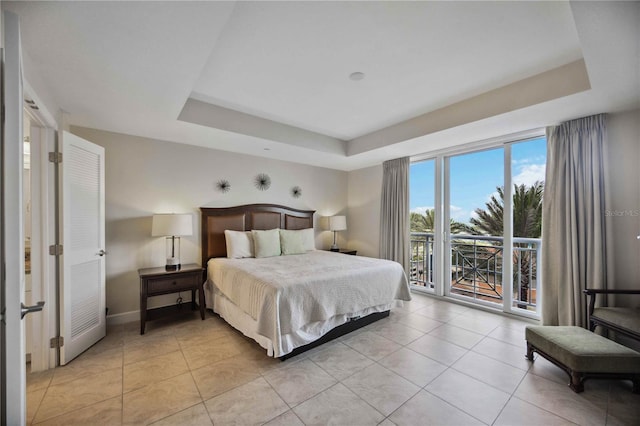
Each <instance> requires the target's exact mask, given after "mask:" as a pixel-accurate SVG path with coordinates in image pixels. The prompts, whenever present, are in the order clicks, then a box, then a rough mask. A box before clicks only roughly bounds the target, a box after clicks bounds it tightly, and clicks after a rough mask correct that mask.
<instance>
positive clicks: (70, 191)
mask: <svg viewBox="0 0 640 426" xmlns="http://www.w3.org/2000/svg"><path fill="white" fill-rule="evenodd" d="M61 169H62V218H63V220H62V222H63V230H62V235H63V238H62V247H63V254H62V263H63V267H62V271H63V274H62V285H61V286H60V288H61V294H60V313H61V315H60V321H61V324H60V328H61V330H60V331H61V332H60V334H61V336H62V337H63V339H64V342H63V344H62V347H61V348H60V364H62V365H64V364H66V363H68V362H69V361H71V360H72V359H73V358H75V357H76V356H78V355H79V354H81V353H82V352H83V351H85V350H86V349H87V348H89V347H90V346H91V345H93V344H94V343H96V342H97V341H98V340H100V339H102V338H103V337H104V336H105V334H106V311H105V256H104V255H105V250H104V248H105V243H104V220H105V219H104V148H103V147H101V146H98V145H96V144H93V143H91V142H88V141H86V140H84V139H81V138H79V137H77V136H75V135H73V134H71V133H68V132H64V133H63V136H62V164H61Z"/></svg>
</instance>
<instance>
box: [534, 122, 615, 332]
mask: <svg viewBox="0 0 640 426" xmlns="http://www.w3.org/2000/svg"><path fill="white" fill-rule="evenodd" d="M605 118H606V117H605V116H604V115H603V114H600V115H595V116H590V117H585V118H580V119H577V120H572V121H568V122H565V123H562V124H560V125H558V126H554V127H549V128H547V168H546V176H545V189H544V198H543V214H542V217H543V221H542V274H543V275H542V279H543V280H544V285H543V286H542V322H543V324H545V325H578V326H585V322H586V320H585V315H586V298H585V296H584V294H583V293H582V290H583V289H585V288H596V289H604V288H606V281H607V280H606V277H607V267H606V265H607V259H606V257H607V256H606V255H607V253H606V223H605V164H606V162H605V152H604V151H605V143H606V137H607V135H606V123H605Z"/></svg>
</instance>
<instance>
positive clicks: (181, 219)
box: [151, 214, 193, 237]
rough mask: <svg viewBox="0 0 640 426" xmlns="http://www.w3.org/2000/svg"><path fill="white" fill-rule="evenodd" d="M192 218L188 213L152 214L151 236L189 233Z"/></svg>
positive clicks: (191, 229) (190, 231)
mask: <svg viewBox="0 0 640 426" xmlns="http://www.w3.org/2000/svg"><path fill="white" fill-rule="evenodd" d="M192 233H193V220H192V217H191V215H190V214H154V215H153V220H152V222H151V236H152V237H170V236H175V237H178V236H181V235H185V236H186V235H191V234H192Z"/></svg>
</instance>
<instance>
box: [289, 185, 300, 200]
mask: <svg viewBox="0 0 640 426" xmlns="http://www.w3.org/2000/svg"><path fill="white" fill-rule="evenodd" d="M291 196H292V197H293V198H300V197H302V188H300V187H299V186H294V187H293V188H291Z"/></svg>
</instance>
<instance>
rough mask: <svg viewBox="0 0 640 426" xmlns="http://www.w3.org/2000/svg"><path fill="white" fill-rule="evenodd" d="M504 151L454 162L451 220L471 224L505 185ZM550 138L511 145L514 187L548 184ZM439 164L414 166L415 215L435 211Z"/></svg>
mask: <svg viewBox="0 0 640 426" xmlns="http://www.w3.org/2000/svg"><path fill="white" fill-rule="evenodd" d="M503 155H504V149H503V148H498V149H491V150H487V151H480V152H473V153H469V154H463V155H456V156H453V157H451V158H450V170H451V210H450V214H451V218H452V219H454V220H456V221H458V222H464V223H468V222H469V219H470V218H471V217H473V216H474V215H475V213H474V210H475V209H476V208H485V206H486V203H487V201H489V199H490V198H491V195H492V194H496V195H497V192H496V187H498V186H502V185H503V180H504V160H503ZM546 161H547V156H546V138H545V137H544V136H543V137H540V138H537V139H532V140H528V141H525V142H518V143H514V144H512V145H511V175H512V181H513V183H514V184H518V185H521V184H525V185H532V184H533V183H534V182H536V181H538V180H539V181H544V173H545V164H546ZM434 184H435V161H434V160H427V161H421V162H417V163H412V164H411V169H410V183H409V190H410V197H409V206H410V209H411V211H412V212H418V213H423V212H424V211H425V210H427V209H431V208H433V206H434V204H435V200H434Z"/></svg>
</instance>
